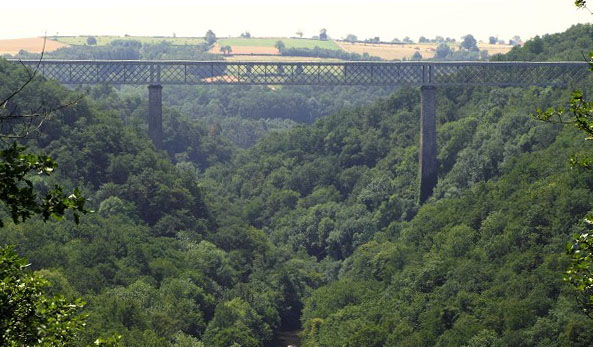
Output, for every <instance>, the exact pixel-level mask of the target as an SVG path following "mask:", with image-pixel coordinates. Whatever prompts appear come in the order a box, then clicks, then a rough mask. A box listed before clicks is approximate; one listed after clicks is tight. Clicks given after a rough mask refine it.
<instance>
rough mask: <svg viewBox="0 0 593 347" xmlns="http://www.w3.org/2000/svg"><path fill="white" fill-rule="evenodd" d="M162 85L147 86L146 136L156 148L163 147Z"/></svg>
mask: <svg viewBox="0 0 593 347" xmlns="http://www.w3.org/2000/svg"><path fill="white" fill-rule="evenodd" d="M162 92H163V87H162V86H161V85H159V84H151V85H149V86H148V136H149V137H150V139H151V140H152V143H153V144H154V146H155V147H156V148H157V149H161V148H163V93H162Z"/></svg>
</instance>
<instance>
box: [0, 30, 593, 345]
mask: <svg viewBox="0 0 593 347" xmlns="http://www.w3.org/2000/svg"><path fill="white" fill-rule="evenodd" d="M591 30H592V29H591V26H590V25H580V26H576V27H574V28H571V29H570V30H569V31H567V32H566V33H563V34H558V35H550V36H546V37H544V38H542V39H541V40H542V47H544V50H543V51H541V52H540V53H534V54H536V55H535V56H530V57H531V58H533V59H536V58H537V59H543V54H544V52H548V53H549V57H550V59H555V57H557V56H558V57H559V56H561V55H565V56H567V57H570V56H572V54H573V53H574V52H577V51H579V50H581V49H582V44H581V35H582V36H584V37H585V38H584V39H583V40H590V36H589V34H588V33H589V32H590V31H591ZM566 42H572V43H573V45H569V46H567V43H566ZM530 45H533V43H529V42H528V43H527V44H526V45H525V48H523V49H516V50H514V51H513V52H511V54H523V53H522V52H528V51H529V47H530ZM537 45H539V43H537ZM139 47H140V46H138V45H135V44H133V45H131V46H130V45H127V44H119V43H118V44H115V45H112V46H110V47H109V51H108V52H107V51H106V53H105V54H115V53H117V52H124V51H125V52H130V51H133V52H136V53H138V52H140V51H139V49H140V48H139ZM167 49H169V48H167ZM523 50H525V51H523ZM114 52H115V53H114ZM158 52H160V53H159V54H165V53H167V52H168V53H167V54H173V53H175V52H177V51H161V50H159V51H158ZM163 52H165V53H163ZM529 52H531V53H533V52H532V51H529ZM136 53H134V54H136ZM184 54H185V53H184ZM525 54H527V53H525ZM531 58H530V59H531ZM502 59H504V58H502ZM26 77H27V74H26V73H25V72H24V71H23V70H22V67H20V66H17V65H14V64H10V63H8V62H6V61H3V60H2V61H0V96H4V95H6V94H8V93H9V92H10V91H12V90H15V89H16V88H18V86H19V85H20V84H21V83H22V82H23V81H24V80H25V79H26ZM580 83H581V84H582V85H583V86H584V87H586V90H589V89H591V83H590V77H589V76H583V81H581V82H580ZM184 88H185V87H184ZM184 88H179V89H172V90H171V92H170V93H171V94H169V95H165V100H171V101H174V100H176V103H173V102H172V103H171V104H170V105H171V107H166V108H165V109H164V132H165V139H164V141H163V145H164V150H162V151H157V150H155V148H154V147H153V146H152V144H151V143H150V141H149V139H148V137H147V135H146V122H145V119H144V117H145V114H146V112H147V110H146V95H145V94H146V93H145V88H144V87H142V88H138V89H136V88H122V89H118V90H116V89H114V88H111V87H108V86H95V87H92V88H90V89H89V90H88V91H85V90H78V89H75V90H69V89H66V88H64V87H62V86H59V85H57V84H56V83H54V82H51V81H40V80H38V81H35V82H33V84H31V85H29V86H27V88H25V89H23V91H22V92H21V93H19V94H18V96H17V98H16V99H15V100H14V103H15V104H18V107H14V109H15V110H17V111H18V112H27V110H35V109H36V106H37V107H38V105H39V104H40V103H43V104H45V105H50V106H54V107H55V106H56V105H60V104H61V103H64V102H67V101H69V100H75V99H76V98H77V96H78V95H79V93H84V94H85V95H87V96H86V97H85V98H84V99H83V100H82V101H80V102H79V103H77V104H76V105H74V106H72V107H67V108H62V109H60V110H58V111H56V112H55V115H53V117H52V119H51V120H48V121H47V122H46V123H44V125H43V127H42V128H41V129H40V133H39V134H38V135H35V136H32V137H29V138H26V139H24V140H22V143H23V144H25V145H26V146H27V147H28V150H29V151H31V152H33V153H45V154H48V155H50V156H51V157H53V158H54V159H55V160H56V161H57V162H58V163H59V167H58V168H57V170H56V172H55V174H53V175H52V176H49V177H34V178H32V179H31V181H32V189H34V190H35V191H38V192H40V193H44V192H46V191H48V189H49V188H50V187H52V186H53V185H54V184H56V183H59V184H61V185H63V186H65V187H75V186H79V187H81V189H82V191H83V193H84V195H85V196H86V197H88V199H89V200H88V207H89V209H92V210H94V211H95V212H94V213H90V214H87V215H85V216H83V218H82V220H81V223H80V224H78V225H77V224H75V223H74V222H73V221H72V220H71V218H66V219H63V220H50V221H48V222H43V221H42V220H41V219H40V218H32V219H31V220H29V221H27V222H26V223H21V224H16V225H15V224H14V223H13V222H11V219H10V217H9V211H7V210H5V209H2V210H0V217H1V218H2V220H3V221H4V222H5V226H4V227H3V228H2V229H1V230H0V246H3V245H8V244H12V245H15V246H16V251H17V252H18V253H19V254H20V255H21V256H24V257H25V258H27V259H28V262H29V263H30V264H31V265H30V266H29V267H28V269H27V270H26V271H30V273H32V272H35V273H36V274H38V275H42V276H44V277H45V278H47V279H48V280H49V281H50V282H51V283H52V285H51V286H50V287H49V289H48V293H49V294H56V293H61V294H63V295H65V297H66V298H68V299H73V298H76V297H81V298H82V299H83V300H84V301H85V302H86V305H85V307H84V309H83V312H84V313H85V314H88V319H87V328H86V329H85V330H83V331H82V332H81V333H80V334H79V335H78V336H77V337H76V343H74V345H90V344H92V343H94V341H96V339H97V338H98V337H109V336H113V335H121V340H120V341H119V345H122V346H225V347H226V346H233V345H240V346H275V345H277V344H276V342H275V339H276V337H277V335H278V333H279V332H280V331H283V332H286V331H295V330H302V334H303V341H302V345H303V346H371V347H372V346H556V345H560V346H590V345H591V343H592V342H593V320H590V319H588V318H587V317H586V316H585V315H583V313H582V312H581V310H580V309H579V307H578V305H577V304H576V301H575V299H574V292H573V290H572V289H571V288H570V287H569V286H568V285H567V284H565V283H564V282H563V280H562V276H563V272H564V271H565V269H566V266H567V264H568V257H567V255H566V254H565V252H566V244H567V243H568V242H569V240H570V239H571V237H572V235H573V234H575V233H580V232H583V231H585V230H587V228H588V226H587V225H586V223H585V222H584V221H583V217H584V216H585V214H586V213H587V212H589V211H591V210H592V209H593V199H592V198H593V176H592V175H591V173H590V172H587V171H584V170H581V169H578V168H575V169H570V167H569V165H568V158H569V157H570V156H571V155H573V154H575V153H583V154H585V155H592V156H593V147H591V144H590V143H589V142H587V141H585V138H584V135H582V134H581V133H579V132H577V131H576V130H574V129H573V128H572V127H562V126H561V125H557V124H550V123H545V122H541V121H537V120H535V119H533V117H531V116H530V114H531V113H533V112H535V110H537V109H538V108H542V109H545V108H547V107H548V106H559V105H564V104H565V103H566V101H567V100H568V99H569V97H570V91H568V90H560V89H552V88H441V89H439V90H438V105H437V115H438V143H439V153H438V158H439V184H438V185H437V187H436V190H435V193H434V196H433V197H432V198H431V199H429V201H428V202H427V203H426V204H425V205H423V206H418V205H417V194H418V192H417V191H418V182H417V177H418V143H419V138H418V137H419V125H418V117H419V114H420V106H419V93H418V91H417V90H413V89H408V88H402V89H398V90H396V91H393V93H391V95H390V96H388V97H385V98H382V99H381V100H379V101H376V102H373V104H371V105H365V104H364V102H363V101H364V100H368V99H369V98H370V97H371V96H369V94H368V91H366V92H365V91H360V90H358V89H356V88H353V89H346V88H344V89H335V90H321V89H315V88H295V89H294V91H295V92H294V93H293V94H291V93H289V91H290V89H286V90H282V89H281V90H269V89H267V88H239V89H237V90H234V91H231V90H230V89H224V88H220V89H212V90H211V91H205V90H203V88H204V87H200V88H194V89H192V88H189V87H188V88H185V89H184ZM387 92H392V91H391V90H388V91H387V90H381V89H378V91H377V93H387ZM165 104H166V103H165ZM275 104H282V105H283V107H278V108H273V107H272V106H274V105H275ZM315 105H317V106H318V107H320V108H323V110H324V112H329V111H333V110H335V109H336V108H337V107H338V106H339V105H348V107H344V108H343V109H341V110H339V111H334V112H333V113H332V114H331V115H329V116H327V117H322V118H319V119H317V120H315V121H314V122H312V121H313V120H314V118H316V117H320V116H322V115H323V113H322V112H321V111H319V113H316V114H315V115H313V113H312V109H313V108H314V107H316V106H315ZM11 107H12V106H11ZM17 111H15V112H17ZM208 115H211V117H208ZM213 115H216V117H214V116H213ZM262 116H263V118H283V119H286V120H290V121H291V123H290V124H288V123H283V124H280V123H274V124H276V128H275V129H268V128H267V127H268V124H272V123H265V122H264V121H262V122H263V124H260V128H258V129H260V130H261V132H260V133H258V134H257V136H256V137H255V138H253V139H251V140H245V141H244V142H241V143H242V145H244V147H246V148H240V147H238V146H236V145H235V144H233V141H231V137H245V136H248V135H252V134H251V133H249V132H248V131H247V130H244V129H241V128H240V126H239V125H240V124H251V125H253V124H254V123H248V122H247V120H256V121H259V119H258V117H262ZM313 116H315V117H313ZM217 120H218V121H217ZM239 120H240V121H239ZM233 122H236V123H233ZM242 122H245V123H242ZM267 122H271V121H269V120H268V121H267ZM276 122H278V119H276ZM296 123H301V124H296ZM311 123H312V124H311ZM233 125H234V129H231V130H229V128H233ZM223 126H224V127H223ZM272 127H273V126H271V125H270V128H272ZM233 140H236V138H233ZM238 142H240V141H238ZM254 142H255V144H253V143H254ZM235 143H237V141H236V142H235ZM251 144H253V145H251ZM0 269H1V268H0ZM49 294H48V295H49Z"/></svg>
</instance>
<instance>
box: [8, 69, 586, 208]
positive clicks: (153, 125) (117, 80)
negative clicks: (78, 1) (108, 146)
mask: <svg viewBox="0 0 593 347" xmlns="http://www.w3.org/2000/svg"><path fill="white" fill-rule="evenodd" d="M13 62H18V63H21V64H23V65H25V66H27V67H30V68H33V69H35V68H37V69H38V72H40V73H41V74H42V75H44V76H45V77H46V78H48V79H55V80H57V81H59V82H61V83H64V84H71V85H78V84H117V85H119V84H132V85H148V86H149V87H148V90H149V94H148V95H149V112H148V133H149V136H150V138H151V139H152V141H153V143H154V144H155V146H156V147H157V148H161V143H162V136H163V135H162V86H163V85H206V84H214V85H325V86H337V85H360V86H409V87H421V88H420V91H421V93H420V95H421V112H420V194H419V200H420V202H421V203H422V202H424V201H425V200H426V199H427V198H428V197H430V195H431V194H432V190H433V188H434V186H435V185H436V183H437V168H438V165H437V137H436V87H450V86H457V87H464V86H493V87H510V86H515V87H527V86H541V87H544V86H552V87H567V86H569V85H570V84H571V83H574V82H577V81H579V80H580V79H582V78H583V77H584V76H587V74H588V73H589V71H588V69H589V65H588V64H587V63H586V62H327V63H326V62H228V61H178V60H175V61H148V60H43V61H38V60H23V61H21V60H13Z"/></svg>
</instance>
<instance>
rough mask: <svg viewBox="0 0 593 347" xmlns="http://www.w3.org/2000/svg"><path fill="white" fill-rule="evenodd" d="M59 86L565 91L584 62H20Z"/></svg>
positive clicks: (585, 66) (583, 68)
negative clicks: (548, 88)
mask: <svg viewBox="0 0 593 347" xmlns="http://www.w3.org/2000/svg"><path fill="white" fill-rule="evenodd" d="M21 62H22V63H23V64H24V65H27V66H30V67H33V66H36V65H37V64H40V65H39V71H40V72H41V74H43V75H44V76H45V77H47V78H48V79H55V80H58V81H59V82H61V83H64V84H97V83H107V84H144V85H146V84H149V85H175V84H177V85H183V84H185V85H202V84H231V85H232V84H235V85H236V84H254V85H257V84H260V85H392V86H397V85H401V86H500V87H504V86H566V85H568V84H569V83H570V82H571V81H573V80H575V79H577V78H578V77H579V76H584V75H585V74H586V72H587V69H588V67H589V66H588V64H587V63H586V62H543V63H542V62H336V63H333V62H332V63H319V62H274V63H272V62H227V61H144V60H133V61H132V60H43V61H41V62H39V61H35V60H26V61H21Z"/></svg>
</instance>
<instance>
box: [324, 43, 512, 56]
mask: <svg viewBox="0 0 593 347" xmlns="http://www.w3.org/2000/svg"><path fill="white" fill-rule="evenodd" d="M336 43H337V44H338V45H339V46H340V48H342V49H343V50H345V51H346V52H350V53H358V54H363V53H368V54H370V55H373V56H377V57H380V58H383V59H385V60H402V59H410V58H412V55H414V53H415V52H419V53H420V54H421V55H422V58H424V59H430V58H432V57H434V54H435V51H436V48H437V46H438V44H437V43H411V44H407V43H406V44H377V43H362V42H356V43H350V42H345V41H337V42H336ZM457 46H458V44H451V48H452V49H457ZM478 48H480V50H484V49H485V50H487V51H488V53H489V54H490V55H493V54H497V53H506V52H508V51H510V50H511V48H513V47H512V46H509V45H490V44H487V43H478Z"/></svg>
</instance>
